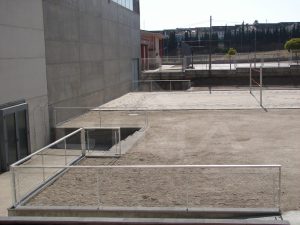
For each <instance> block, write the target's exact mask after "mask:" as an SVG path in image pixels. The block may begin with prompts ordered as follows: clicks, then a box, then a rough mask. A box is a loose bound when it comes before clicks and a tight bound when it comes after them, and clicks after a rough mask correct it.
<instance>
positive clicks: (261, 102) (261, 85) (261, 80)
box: [259, 65, 263, 107]
mask: <svg viewBox="0 0 300 225" xmlns="http://www.w3.org/2000/svg"><path fill="white" fill-rule="evenodd" d="M262 70H263V69H262V65H261V66H260V73H259V77H260V78H259V80H260V106H261V107H262V106H263V96H262V95H263V93H262V91H263V74H262Z"/></svg>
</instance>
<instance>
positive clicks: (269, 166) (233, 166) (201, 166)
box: [18, 165, 282, 169]
mask: <svg viewBox="0 0 300 225" xmlns="http://www.w3.org/2000/svg"><path fill="white" fill-rule="evenodd" d="M18 167H19V168H21V167H22V168H43V166H35V165H33V166H28V165H21V166H18ZM44 168H49V169H51V168H95V169H97V168H99V169H103V168H112V169H114V168H116V169H117V168H118V169H126V168H146V169H147V168H148V169H152V168H153V169H154V168H155V169H157V168H170V169H174V168H202V169H210V168H282V165H108V166H105V165H100V166H78V165H70V166H44Z"/></svg>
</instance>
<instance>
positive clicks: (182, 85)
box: [132, 80, 191, 92]
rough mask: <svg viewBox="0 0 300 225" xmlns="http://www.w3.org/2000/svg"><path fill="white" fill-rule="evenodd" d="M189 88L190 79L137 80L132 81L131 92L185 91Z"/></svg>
mask: <svg viewBox="0 0 300 225" xmlns="http://www.w3.org/2000/svg"><path fill="white" fill-rule="evenodd" d="M190 88H191V81H190V80H139V81H133V82H132V91H133V92H154V91H186V90H189V89H190Z"/></svg>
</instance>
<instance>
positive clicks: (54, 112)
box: [53, 108, 57, 127]
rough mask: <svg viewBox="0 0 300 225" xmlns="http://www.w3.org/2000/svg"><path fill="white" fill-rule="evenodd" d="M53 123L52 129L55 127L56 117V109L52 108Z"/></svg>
mask: <svg viewBox="0 0 300 225" xmlns="http://www.w3.org/2000/svg"><path fill="white" fill-rule="evenodd" d="M53 114H54V115H53V120H54V121H53V122H54V127H56V124H57V115H56V108H53Z"/></svg>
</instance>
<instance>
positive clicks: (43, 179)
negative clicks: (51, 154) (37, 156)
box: [42, 153, 45, 182]
mask: <svg viewBox="0 0 300 225" xmlns="http://www.w3.org/2000/svg"><path fill="white" fill-rule="evenodd" d="M42 167H43V169H42V171H43V181H44V182H45V166H44V154H43V153H42Z"/></svg>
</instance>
